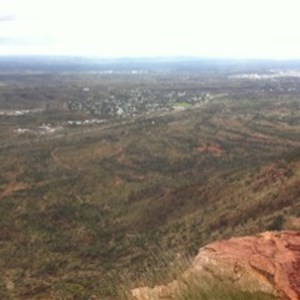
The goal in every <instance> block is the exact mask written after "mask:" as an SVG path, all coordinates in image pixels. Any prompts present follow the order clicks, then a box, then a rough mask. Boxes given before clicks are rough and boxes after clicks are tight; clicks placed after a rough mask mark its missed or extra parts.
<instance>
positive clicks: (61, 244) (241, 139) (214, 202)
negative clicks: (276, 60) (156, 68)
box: [0, 72, 300, 300]
mask: <svg viewBox="0 0 300 300" xmlns="http://www.w3.org/2000/svg"><path fill="white" fill-rule="evenodd" d="M0 83H1V84H0V110H1V112H2V113H1V114H0V124H1V125H0V138H1V144H0V164H1V166H2V168H1V173H0V269H1V274H0V276H1V280H0V298H1V299H33V300H34V299H116V298H117V294H118V289H119V287H120V285H122V284H124V283H125V284H126V282H127V281H128V282H129V281H130V282H132V284H133V285H136V286H138V285H140V284H141V278H142V276H141V275H142V274H143V273H144V272H145V271H146V270H148V269H149V268H151V269H154V270H155V268H156V266H159V265H160V264H161V261H160V259H159V258H160V256H162V257H165V256H166V254H167V256H168V263H169V261H170V262H172V261H173V260H174V259H175V258H176V257H178V255H179V256H184V257H185V256H188V257H189V256H194V255H195V254H196V252H197V250H198V249H199V247H200V246H203V245H205V244H207V243H208V242H211V241H215V240H218V239H221V238H227V237H231V236H241V235H248V234H254V233H258V232H262V231H265V230H278V229H282V228H291V227H293V224H292V223H293V221H292V220H293V218H295V217H297V216H298V217H299V216H300V134H299V133H300V121H299V120H300V112H299V107H300V102H299V92H300V91H298V86H299V78H277V79H272V80H269V79H262V80H257V81H253V80H250V79H230V78H229V77H226V74H225V75H224V74H223V73H220V74H219V73H218V74H216V75H214V76H212V75H211V74H208V75H205V74H202V73H201V74H200V75H199V74H196V75H195V73H194V72H193V73H192V74H189V73H188V74H187V72H183V73H181V72H179V73H174V74H173V73H170V74H169V73H167V74H166V73H151V74H144V75H140V74H137V75H130V76H129V75H128V74H125V75H120V74H83V73H80V74H57V75H55V74H43V75H34V74H33V75H32V74H29V75H26V76H25V75H24V74H23V75H20V76H17V75H15V74H13V75H9V74H2V75H1V76H0ZM172 93H173V94H172ZM87 94H88V95H87ZM124 95H125V96H124ZM122 97H124V98H122ZM122 99H123V100H122ZM130 99H133V100H130ZM143 99H144V100H143ZM159 99H160V100H159ZM106 100H107V101H106ZM122 101H123V102H122ZM126 101H127V102H126ZM130 101H131V102H130ZM97 103H98V104H97ZM120 103H121V104H122V103H131V104H130V105H126V106H124V107H121V108H122V111H121V110H118V109H119V108H120V105H121V104H120ZM183 103H184V104H183ZM113 105H114V106H113ZM178 106H179V107H180V109H178ZM176 107H177V108H176ZM17 111H19V112H18V113H17ZM118 114H119V115H118ZM121 114H124V116H122V115H121ZM125 114H127V115H125ZM95 119H96V120H98V121H97V122H96V121H92V120H95ZM86 120H89V122H86V123H84V122H85V121H86ZM102 120H104V121H103V122H102ZM70 121H71V122H75V121H76V122H79V123H78V125H76V123H70ZM100 121H101V122H100ZM74 124H75V125H74ZM82 124H85V125H82ZM81 125H82V126H81ZM291 229H292V228H291ZM295 229H297V226H296V228H295ZM166 249H172V252H171V253H169V251H168V250H166ZM166 252H167V253H166ZM168 263H167V265H168ZM148 279H149V278H148ZM149 280H150V281H152V279H149ZM155 281H157V279H156V278H154V279H153V282H152V283H155ZM93 297H94V298H93Z"/></svg>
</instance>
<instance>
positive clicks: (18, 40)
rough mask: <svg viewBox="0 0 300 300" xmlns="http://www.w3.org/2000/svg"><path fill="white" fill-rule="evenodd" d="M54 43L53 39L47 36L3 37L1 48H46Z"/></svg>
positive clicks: (0, 41)
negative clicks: (25, 46) (29, 46)
mask: <svg viewBox="0 0 300 300" xmlns="http://www.w3.org/2000/svg"><path fill="white" fill-rule="evenodd" d="M51 42H52V40H51V38H49V37H45V36H35V37H31V38H25V37H1V36H0V46H23V45H31V46H46V45H49V44H50V43H51Z"/></svg>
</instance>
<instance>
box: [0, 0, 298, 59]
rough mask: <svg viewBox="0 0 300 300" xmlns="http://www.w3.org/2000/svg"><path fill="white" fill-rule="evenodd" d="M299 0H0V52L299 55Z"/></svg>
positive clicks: (277, 56)
mask: <svg viewBox="0 0 300 300" xmlns="http://www.w3.org/2000/svg"><path fill="white" fill-rule="evenodd" d="M299 12H300V1H299V0H294V1H293V0H277V1H276V0H252V1H251V0H232V1H229V0H223V1H222V0H219V1H217V0H210V1H209V0H198V1H197V0H185V1H184V0H152V1H150V0H132V1H129V0H123V1H121V0H119V1H118V0H110V1H109V0H0V55H27V54H41V55H72V56H74V55H82V56H99V57H148V56H149V57H157V56H197V57H223V58H224V57H227V58H275V59H297V58H298V59H300V17H299Z"/></svg>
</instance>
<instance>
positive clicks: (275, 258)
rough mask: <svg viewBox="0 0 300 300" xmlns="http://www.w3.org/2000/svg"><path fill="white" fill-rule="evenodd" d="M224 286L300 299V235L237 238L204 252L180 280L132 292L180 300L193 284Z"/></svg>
mask: <svg viewBox="0 0 300 300" xmlns="http://www.w3.org/2000/svg"><path fill="white" fill-rule="evenodd" d="M195 280H196V281H198V282H199V287H200V288H201V282H204V280H205V281H209V282H216V281H218V282H222V284H224V285H225V286H226V284H231V285H234V287H235V288H237V289H239V290H241V291H247V292H264V293H268V294H273V295H275V296H277V297H278V298H279V299H290V300H299V299H300V232H295V231H273V232H265V233H262V234H258V235H255V236H245V237H235V238H231V239H229V240H222V241H217V242H213V243H211V244H208V245H207V246H205V247H203V248H200V250H199V253H198V255H197V256H196V258H195V259H194V260H193V261H192V263H191V266H190V267H189V268H188V269H187V270H186V271H185V272H184V273H183V274H182V275H181V276H180V277H179V278H178V279H177V280H176V281H173V282H171V283H169V284H167V285H160V286H155V287H154V288H148V287H142V288H137V289H134V290H132V291H131V292H132V295H133V298H134V299H136V300H150V299H151V300H157V299H165V300H166V299H176V295H178V292H179V291H180V290H181V289H182V288H183V287H184V286H187V285H189V284H191V283H192V282H195Z"/></svg>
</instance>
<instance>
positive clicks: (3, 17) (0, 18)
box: [0, 13, 16, 22]
mask: <svg viewBox="0 0 300 300" xmlns="http://www.w3.org/2000/svg"><path fill="white" fill-rule="evenodd" d="M15 19H16V17H15V16H14V15H13V14H2V13H0V22H11V21H14V20H15Z"/></svg>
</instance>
